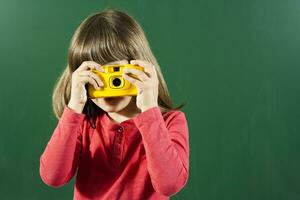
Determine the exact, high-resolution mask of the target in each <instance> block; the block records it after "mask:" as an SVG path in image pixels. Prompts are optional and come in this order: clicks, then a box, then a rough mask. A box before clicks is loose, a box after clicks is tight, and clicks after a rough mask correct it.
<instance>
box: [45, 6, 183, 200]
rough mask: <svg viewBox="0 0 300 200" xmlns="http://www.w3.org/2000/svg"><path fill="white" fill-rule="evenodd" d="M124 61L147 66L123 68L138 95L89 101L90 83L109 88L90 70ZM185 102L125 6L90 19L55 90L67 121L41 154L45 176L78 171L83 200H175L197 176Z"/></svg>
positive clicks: (58, 111)
mask: <svg viewBox="0 0 300 200" xmlns="http://www.w3.org/2000/svg"><path fill="white" fill-rule="evenodd" d="M122 63H130V64H133V65H138V66H142V67H144V69H145V72H143V71H140V70H136V69H128V70H125V71H124V72H123V73H122V76H123V78H124V79H126V80H128V81H129V82H130V83H131V84H134V85H135V86H136V87H137V89H138V94H137V96H122V97H114V98H96V99H90V98H88V97H87V86H86V85H87V84H91V85H93V86H94V88H95V89H101V87H102V86H103V82H102V81H103V80H101V78H100V77H99V76H97V75H96V74H95V73H93V72H91V71H89V70H90V69H96V70H99V71H103V68H102V66H103V65H106V64H122ZM129 73H130V74H134V75H136V76H137V78H133V77H132V76H128V74H129ZM182 106H183V105H181V106H179V107H177V108H173V107H172V101H171V98H170V96H169V92H168V89H167V85H166V83H165V81H164V78H163V75H162V73H161V70H160V67H159V65H158V63H157V61H156V59H155V57H154V56H153V54H152V52H151V50H150V47H149V44H148V41H147V39H146V37H145V34H144V32H143V30H142V28H141V26H140V25H139V24H138V23H137V22H136V21H135V20H134V19H133V18H132V17H131V16H129V15H128V14H126V13H125V12H123V11H118V10H105V11H102V12H99V13H95V14H93V15H90V16H88V17H87V18H86V19H85V20H84V21H83V22H82V23H81V24H80V26H79V27H78V29H77V30H76V32H75V34H74V36H73V38H72V41H71V44H70V48H69V52H68V65H67V67H66V69H65V70H64V72H63V73H62V75H61V77H60V78H59V80H58V82H57V83H56V86H55V89H54V93H53V111H54V113H55V115H56V117H57V118H58V119H59V121H58V124H57V127H56V128H55V130H54V132H53V134H52V136H51V138H50V141H49V142H48V143H47V146H46V148H45V150H44V152H43V154H42V155H41V158H40V176H41V178H42V180H43V181H44V182H45V183H46V184H47V185H49V186H52V187H60V186H63V185H65V184H66V183H68V182H69V181H70V180H71V179H72V177H73V176H74V174H75V173H76V172H77V174H76V184H75V187H74V197H73V198H74V199H79V200H84V199H105V200H115V199H116V200H143V199H169V197H170V196H172V195H174V194H176V193H177V192H179V191H180V190H181V189H182V188H183V187H184V186H185V185H186V183H187V180H188V176H189V137H188V124H187V121H186V118H185V114H184V113H183V112H182V111H180V110H179V109H180V108H181V107H182Z"/></svg>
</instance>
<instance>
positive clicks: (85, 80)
mask: <svg viewBox="0 0 300 200" xmlns="http://www.w3.org/2000/svg"><path fill="white" fill-rule="evenodd" d="M78 81H79V82H82V83H84V84H86V83H90V84H91V85H92V86H94V88H95V89H101V87H99V86H98V84H97V82H96V80H95V79H93V78H91V77H89V76H81V77H79V78H78Z"/></svg>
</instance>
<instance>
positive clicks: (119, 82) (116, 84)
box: [112, 78, 121, 87]
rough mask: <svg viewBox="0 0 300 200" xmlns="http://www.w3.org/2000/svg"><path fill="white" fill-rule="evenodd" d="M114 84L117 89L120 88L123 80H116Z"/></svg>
mask: <svg viewBox="0 0 300 200" xmlns="http://www.w3.org/2000/svg"><path fill="white" fill-rule="evenodd" d="M112 83H113V85H114V86H115V87H118V86H120V85H121V80H120V79H119V78H115V79H114V80H113V81H112Z"/></svg>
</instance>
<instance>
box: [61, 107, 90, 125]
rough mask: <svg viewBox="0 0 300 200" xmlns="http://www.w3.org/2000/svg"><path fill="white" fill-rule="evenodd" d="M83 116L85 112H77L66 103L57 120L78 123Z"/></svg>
mask: <svg viewBox="0 0 300 200" xmlns="http://www.w3.org/2000/svg"><path fill="white" fill-rule="evenodd" d="M84 118H85V114H83V113H77V112H75V111H74V110H73V109H71V108H69V107H68V106H67V105H66V106H65V107H64V111H63V114H62V116H61V117H60V119H59V121H62V122H67V123H72V124H78V123H81V122H82V121H83V120H84Z"/></svg>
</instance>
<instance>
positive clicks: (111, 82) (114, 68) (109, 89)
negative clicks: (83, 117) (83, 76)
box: [87, 64, 144, 99]
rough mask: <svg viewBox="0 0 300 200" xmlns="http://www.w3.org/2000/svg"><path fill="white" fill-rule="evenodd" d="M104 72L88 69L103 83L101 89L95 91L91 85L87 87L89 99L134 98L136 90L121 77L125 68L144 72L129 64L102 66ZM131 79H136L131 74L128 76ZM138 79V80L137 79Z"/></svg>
mask: <svg viewBox="0 0 300 200" xmlns="http://www.w3.org/2000/svg"><path fill="white" fill-rule="evenodd" d="M102 67H103V69H104V72H100V71H98V70H96V69H90V71H92V72H93V73H95V74H96V75H98V76H99V77H100V79H101V80H102V82H103V84H104V85H103V86H102V87H101V89H99V90H98V89H95V88H94V87H93V85H91V84H89V83H88V84H87V85H88V88H87V90H88V96H89V97H90V98H91V99H94V98H100V97H119V96H136V95H137V92H138V91H137V88H136V87H135V86H134V85H133V84H131V83H130V82H129V81H127V80H126V79H124V78H123V77H122V74H123V70H124V69H125V68H134V69H138V70H141V71H144V68H143V67H141V66H137V65H131V64H117V65H104V66H102ZM128 75H129V76H131V77H134V78H137V77H136V76H135V75H133V74H128ZM137 79H138V78H137Z"/></svg>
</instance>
